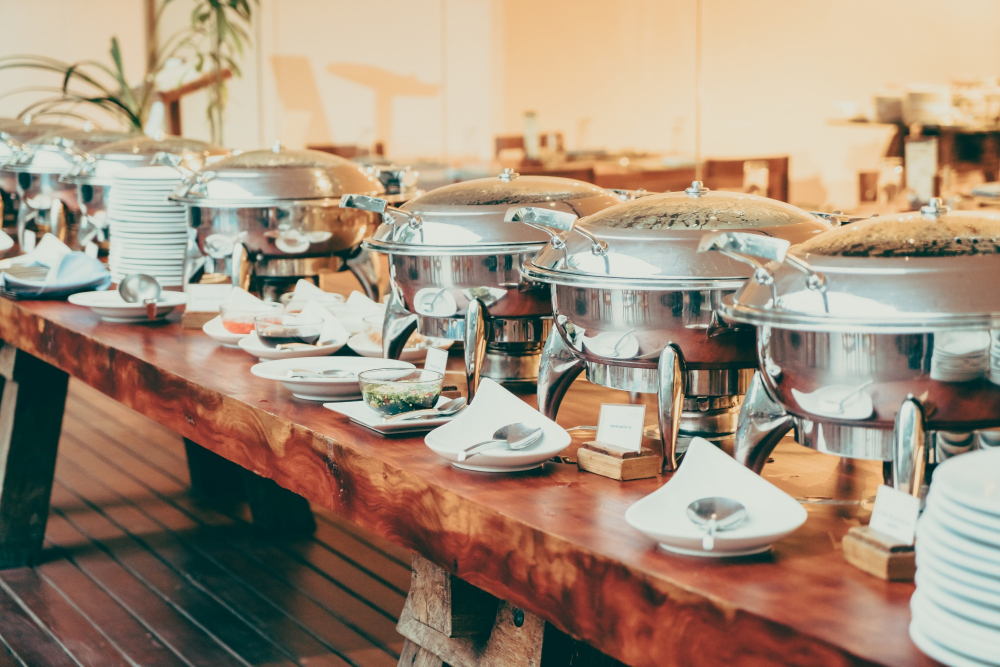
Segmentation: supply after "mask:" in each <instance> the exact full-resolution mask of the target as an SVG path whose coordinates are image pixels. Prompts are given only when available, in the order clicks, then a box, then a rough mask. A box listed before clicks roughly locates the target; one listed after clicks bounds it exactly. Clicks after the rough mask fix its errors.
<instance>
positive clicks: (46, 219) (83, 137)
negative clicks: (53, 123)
mask: <svg viewBox="0 0 1000 667" xmlns="http://www.w3.org/2000/svg"><path fill="white" fill-rule="evenodd" d="M128 136H130V135H129V134H128V133H126V132H119V131H108V130H83V129H73V128H68V129H67V128H59V129H56V130H54V131H51V132H48V133H46V134H42V135H39V136H35V137H34V138H32V139H30V140H28V141H26V142H24V143H22V144H21V145H20V146H18V147H17V149H16V151H15V152H14V154H13V156H12V157H11V159H10V160H9V161H8V162H7V163H6V164H5V165H3V167H2V168H0V171H4V172H7V173H9V174H13V175H14V176H15V178H16V180H17V196H18V199H19V200H20V205H19V208H18V218H17V234H18V241H19V242H20V243H21V247H22V248H25V249H27V248H26V245H25V238H24V233H25V231H26V230H31V231H32V232H33V233H35V234H36V235H38V236H41V235H42V234H44V233H46V232H51V233H53V234H55V235H56V236H58V237H59V239H60V240H62V241H63V243H65V244H66V245H68V246H69V247H70V248H73V249H74V250H79V249H82V248H83V246H84V245H85V238H86V235H84V238H83V239H81V238H80V235H79V232H80V224H81V219H80V217H81V209H80V200H79V198H78V196H77V190H76V186H74V185H70V184H68V183H64V182H62V181H61V180H60V178H61V177H62V176H64V175H65V174H67V173H69V172H70V171H71V170H72V169H73V167H74V165H75V164H76V163H77V162H79V161H81V160H83V159H84V158H85V157H86V154H87V152H88V151H91V150H94V149H95V148H97V147H98V146H101V145H103V144H107V143H110V142H112V141H119V140H122V139H125V138H126V137H128Z"/></svg>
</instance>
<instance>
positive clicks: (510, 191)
mask: <svg viewBox="0 0 1000 667" xmlns="http://www.w3.org/2000/svg"><path fill="white" fill-rule="evenodd" d="M620 201H621V200H620V198H619V197H618V195H617V194H615V193H613V192H611V191H609V190H604V189H603V188H599V187H597V186H595V185H592V184H590V183H584V182H581V181H574V180H571V179H566V178H555V177H546V176H519V175H518V174H517V173H515V172H513V171H511V170H509V169H508V170H505V171H504V172H503V173H502V174H500V176H499V177H496V178H482V179H477V180H472V181H465V182H463V183H455V184H452V185H446V186H444V187H441V188H437V189H436V190H431V191H430V192H427V193H425V194H423V195H421V196H419V197H416V198H415V199H413V200H411V201H410V202H408V203H407V204H405V205H403V206H402V207H400V208H392V207H390V206H388V202H387V201H386V200H384V199H374V198H371V197H345V198H344V199H343V200H342V202H341V205H342V206H350V207H353V208H360V209H363V210H367V211H374V212H377V213H380V214H381V215H382V219H383V223H382V225H381V226H380V227H379V228H378V229H377V230H376V232H375V234H374V235H373V236H372V238H371V239H369V240H367V241H366V242H365V245H366V246H367V247H368V248H370V249H372V250H374V251H377V252H383V253H386V254H388V255H389V265H390V281H391V284H392V300H391V301H390V304H389V307H388V308H387V309H386V310H387V312H386V319H385V324H384V327H383V338H382V343H383V352H384V354H385V356H386V357H388V358H393V359H394V358H398V356H399V354H400V352H401V350H402V349H403V345H404V344H405V343H406V340H407V339H408V338H409V336H410V334H411V333H412V332H413V331H414V329H415V328H418V327H419V330H420V332H421V333H422V334H424V335H425V336H435V337H439V338H448V339H451V340H462V341H464V342H465V363H466V369H465V370H466V375H467V379H468V383H469V394H470V397H471V396H472V395H474V394H475V391H476V387H477V386H478V382H479V377H480V374H484V375H486V376H488V377H490V378H492V379H493V380H496V381H499V382H506V383H520V382H524V383H534V382H535V380H536V379H537V374H538V361H539V355H540V353H541V348H542V344H543V343H544V341H545V338H546V336H547V335H548V331H549V329H550V328H551V313H552V310H551V303H550V299H549V295H548V288H547V286H545V285H539V284H536V283H532V282H531V281H525V280H523V279H522V277H521V274H520V267H521V265H522V264H523V263H524V262H525V261H527V260H529V259H530V258H531V257H532V256H533V255H534V254H535V253H536V252H537V251H538V250H539V249H540V248H542V247H543V246H544V245H545V243H546V241H547V240H548V238H549V237H548V234H546V233H543V232H541V231H539V230H537V229H533V228H532V227H529V226H528V225H520V224H516V225H511V224H505V223H504V214H505V213H506V211H507V209H508V208H510V207H511V206H540V207H545V210H551V211H558V212H563V213H566V214H567V215H571V216H573V217H576V216H585V215H590V214H591V213H595V212H597V211H600V210H602V209H605V208H608V207H609V206H613V205H615V204H617V203H619V202H620Z"/></svg>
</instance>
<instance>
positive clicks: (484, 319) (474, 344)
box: [465, 298, 490, 401]
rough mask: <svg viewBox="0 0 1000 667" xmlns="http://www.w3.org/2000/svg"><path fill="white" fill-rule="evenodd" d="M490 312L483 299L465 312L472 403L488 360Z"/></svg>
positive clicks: (466, 346)
mask: <svg viewBox="0 0 1000 667" xmlns="http://www.w3.org/2000/svg"><path fill="white" fill-rule="evenodd" d="M489 316H490V314H489V311H488V310H486V304H484V303H483V302H482V300H481V299H478V298H477V299H473V300H472V301H470V302H469V309H468V310H467V311H465V378H466V380H467V381H468V383H469V400H470V401H471V400H472V399H473V398H474V397H475V395H476V390H477V389H478V388H479V374H480V372H481V371H482V370H483V359H485V358H486V334H487V328H488V327H489V324H490V323H489Z"/></svg>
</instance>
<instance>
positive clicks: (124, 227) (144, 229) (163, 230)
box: [111, 222, 187, 236]
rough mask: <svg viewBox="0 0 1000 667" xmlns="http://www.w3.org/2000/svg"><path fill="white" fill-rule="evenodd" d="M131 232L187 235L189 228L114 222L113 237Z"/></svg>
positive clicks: (151, 223)
mask: <svg viewBox="0 0 1000 667" xmlns="http://www.w3.org/2000/svg"><path fill="white" fill-rule="evenodd" d="M122 232H131V233H134V234H143V235H145V234H178V235H180V234H184V235H185V236H186V235H187V226H186V225H180V224H172V223H158V222H112V223H111V235H112V236H114V235H115V234H121V233H122Z"/></svg>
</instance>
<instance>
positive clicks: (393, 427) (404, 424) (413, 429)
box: [323, 396, 461, 435]
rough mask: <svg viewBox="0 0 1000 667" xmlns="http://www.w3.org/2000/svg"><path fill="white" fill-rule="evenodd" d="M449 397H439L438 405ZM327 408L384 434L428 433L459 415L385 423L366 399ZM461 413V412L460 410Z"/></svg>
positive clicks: (326, 405)
mask: <svg viewBox="0 0 1000 667" xmlns="http://www.w3.org/2000/svg"><path fill="white" fill-rule="evenodd" d="M448 400H449V399H447V398H444V397H443V396H442V397H441V398H440V399H438V405H441V404H442V403H446V402H447V401H448ZM323 407H325V408H329V409H331V410H333V411H334V412H336V413H338V414H341V415H344V416H345V417H349V418H350V420H351V421H352V422H354V423H355V424H360V425H361V426H364V427H365V428H367V429H369V430H371V431H375V432H376V433H380V434H382V435H404V434H408V433H426V432H427V431H429V430H431V429H434V428H437V427H438V426H441V425H442V424H447V423H448V422H450V421H451V420H452V419H455V418H456V417H458V414H454V415H451V416H450V417H435V418H433V419H412V420H409V421H401V422H393V423H392V424H386V423H384V420H385V418H384V417H383V416H382V415H380V414H379V413H377V412H375V411H374V410H372V409H371V408H370V407H368V405H367V404H366V403H365V402H364V401H347V402H344V403H325V404H324V405H323ZM459 414H461V413H460V412H459Z"/></svg>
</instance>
